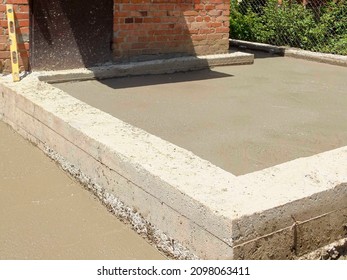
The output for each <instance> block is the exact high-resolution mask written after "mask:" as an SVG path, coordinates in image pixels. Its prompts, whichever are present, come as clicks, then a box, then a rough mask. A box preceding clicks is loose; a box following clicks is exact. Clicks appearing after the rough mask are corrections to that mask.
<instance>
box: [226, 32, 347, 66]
mask: <svg viewBox="0 0 347 280" xmlns="http://www.w3.org/2000/svg"><path fill="white" fill-rule="evenodd" d="M230 46H231V47H237V48H239V49H241V50H242V49H250V50H260V51H265V52H269V53H272V54H278V55H281V56H288V57H293V58H299V59H305V60H310V61H316V62H321V63H327V64H332V65H338V66H344V67H347V56H346V55H337V54H330V53H320V52H311V51H306V50H302V49H298V48H291V47H287V46H274V45H269V44H263V43H257V42H249V41H242V40H235V39H230Z"/></svg>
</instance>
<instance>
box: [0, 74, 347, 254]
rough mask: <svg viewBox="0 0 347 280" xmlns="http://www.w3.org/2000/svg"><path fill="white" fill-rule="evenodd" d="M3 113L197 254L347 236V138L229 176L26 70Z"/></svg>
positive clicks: (4, 89) (280, 247)
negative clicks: (306, 154) (313, 151)
mask: <svg viewBox="0 0 347 280" xmlns="http://www.w3.org/2000/svg"><path fill="white" fill-rule="evenodd" d="M2 80H3V81H2V82H1V85H0V119H2V120H4V121H5V122H7V123H9V124H11V125H12V126H13V127H14V128H15V129H16V130H17V131H19V132H20V133H21V134H22V135H23V136H25V137H26V138H28V139H30V140H31V141H33V142H34V143H36V144H37V145H38V146H39V147H40V148H41V149H45V148H47V147H48V148H50V149H53V150H54V151H56V152H57V153H59V154H60V155H61V156H62V157H64V158H65V159H66V160H67V162H69V163H70V164H71V165H73V166H75V167H76V168H78V169H79V170H81V171H82V172H83V173H84V174H87V176H88V177H89V178H90V182H91V183H92V184H98V185H99V186H100V188H101V189H100V192H102V193H104V194H105V195H107V194H110V195H113V196H116V197H118V198H119V199H120V200H121V201H123V202H124V203H125V204H127V205H128V206H130V207H132V208H133V209H136V210H137V211H138V212H139V213H141V215H142V216H143V217H144V218H145V219H146V220H147V221H149V222H150V223H152V224H154V225H156V226H157V227H158V228H159V229H161V230H162V231H164V232H165V233H166V234H167V235H168V236H170V237H172V238H173V239H174V240H176V241H179V243H181V244H183V245H184V246H186V247H188V248H189V249H190V250H191V251H192V252H194V253H195V254H196V255H198V256H199V257H200V258H204V259H230V258H233V259H293V258H298V257H300V256H302V255H304V254H306V253H308V252H311V251H313V250H315V249H317V248H319V247H321V246H324V245H326V244H329V243H331V242H333V241H336V240H339V239H342V238H344V237H346V234H347V231H346V224H347V216H346V214H347V212H346V211H347V208H346V207H347V206H346V205H347V203H346V202H347V185H346V184H347V174H346V162H347V147H343V148H340V149H336V150H333V151H329V152H325V153H322V154H318V155H315V156H312V157H308V158H301V159H297V160H294V161H291V162H287V163H284V164H281V165H277V166H274V167H271V168H268V169H264V170H261V171H258V172H254V173H249V174H246V175H243V176H238V177H236V176H234V175H233V174H231V173H228V172H226V171H224V170H222V169H220V168H218V167H217V166H214V165H212V164H211V163H210V162H208V161H205V160H203V159H201V158H199V157H197V156H196V155H194V154H193V153H191V152H189V151H187V150H184V149H182V148H180V147H178V146H175V145H173V144H171V143H168V142H166V141H164V140H162V139H160V138H158V137H156V136H154V135H151V134H148V133H146V132H145V131H143V130H141V129H138V128H136V127H133V126H131V125H129V124H127V123H124V122H122V121H121V120H119V119H117V118H115V117H112V116H110V115H108V114H106V113H104V112H101V111H99V110H97V109H95V108H93V107H91V106H89V105H87V104H85V103H83V102H81V101H79V100H76V99H75V98H72V97H71V96H69V95H68V94H66V93H65V92H63V91H61V90H59V89H57V88H54V87H52V86H51V85H48V84H46V83H44V82H40V81H38V79H37V77H35V76H33V77H32V76H31V77H30V76H29V77H26V78H25V79H23V80H22V81H21V83H12V82H10V80H9V79H7V80H6V79H2Z"/></svg>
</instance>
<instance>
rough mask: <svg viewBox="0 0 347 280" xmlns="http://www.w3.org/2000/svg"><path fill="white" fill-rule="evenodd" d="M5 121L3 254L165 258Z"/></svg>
mask: <svg viewBox="0 0 347 280" xmlns="http://www.w3.org/2000/svg"><path fill="white" fill-rule="evenodd" d="M162 258H163V255H161V254H160V253H159V252H158V251H157V250H156V249H154V248H153V247H152V246H150V245H149V244H148V243H147V242H146V241H144V240H143V239H142V238H141V237H139V236H138V235H137V234H136V233H135V232H133V231H132V230H130V229H129V228H128V227H127V226H125V225H124V224H123V223H121V222H119V221H118V220H117V219H116V218H115V217H114V216H112V215H111V214H110V213H108V212H107V210H106V208H105V207H104V206H102V205H101V204H100V203H99V202H98V201H97V200H96V199H95V198H94V197H93V196H92V195H91V194H90V193H88V192H87V191H86V190H84V189H83V187H82V186H81V185H80V184H78V183H77V182H76V181H75V180H73V179H71V178H70V177H69V176H67V175H66V174H65V173H64V172H63V171H62V170H61V169H59V167H58V166H57V165H56V164H55V163H54V162H53V161H51V160H49V159H48V158H47V157H46V156H45V155H44V154H43V153H42V152H41V151H40V150H38V149H37V148H36V147H34V146H33V145H31V144H30V143H29V142H28V141H26V140H24V139H23V138H22V137H21V136H19V135H18V134H17V133H15V132H14V131H13V130H12V129H10V128H9V127H8V126H6V125H5V124H4V123H3V122H1V121H0V259H162Z"/></svg>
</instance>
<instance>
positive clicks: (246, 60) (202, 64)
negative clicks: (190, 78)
mask: <svg viewBox="0 0 347 280" xmlns="http://www.w3.org/2000/svg"><path fill="white" fill-rule="evenodd" d="M253 61H254V56H253V54H249V53H243V52H238V51H233V52H231V53H226V54H217V55H205V56H183V57H175V58H169V59H157V60H150V61H143V62H131V63H125V64H112V65H109V66H102V67H94V68H91V69H76V70H74V71H71V70H69V71H57V72H53V73H49V72H48V73H45V74H43V73H41V74H40V77H39V79H40V80H41V81H44V82H48V83H57V82H66V81H74V80H75V81H76V80H77V81H83V80H91V79H97V80H102V79H107V78H114V77H126V76H138V75H149V74H165V73H175V72H184V71H191V70H199V69H206V68H209V67H214V66H221V65H240V64H252V63H253Z"/></svg>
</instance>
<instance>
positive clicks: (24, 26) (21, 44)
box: [0, 0, 29, 72]
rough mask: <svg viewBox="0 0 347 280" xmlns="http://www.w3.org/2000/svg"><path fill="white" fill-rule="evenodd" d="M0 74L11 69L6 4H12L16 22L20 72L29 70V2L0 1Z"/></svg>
mask: <svg viewBox="0 0 347 280" xmlns="http://www.w3.org/2000/svg"><path fill="white" fill-rule="evenodd" d="M0 1H1V4H0V22H1V25H0V72H9V71H10V68H11V60H10V43H9V41H8V30H7V29H8V28H7V16H6V4H13V5H14V11H15V16H16V20H17V24H16V26H17V27H18V28H17V40H18V54H19V62H20V66H21V70H24V69H25V70H28V69H29V62H28V61H29V0H0Z"/></svg>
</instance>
